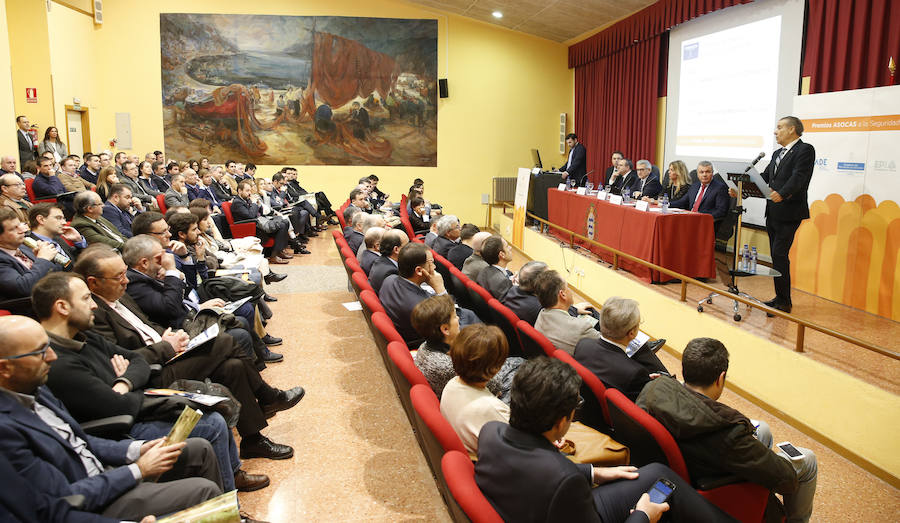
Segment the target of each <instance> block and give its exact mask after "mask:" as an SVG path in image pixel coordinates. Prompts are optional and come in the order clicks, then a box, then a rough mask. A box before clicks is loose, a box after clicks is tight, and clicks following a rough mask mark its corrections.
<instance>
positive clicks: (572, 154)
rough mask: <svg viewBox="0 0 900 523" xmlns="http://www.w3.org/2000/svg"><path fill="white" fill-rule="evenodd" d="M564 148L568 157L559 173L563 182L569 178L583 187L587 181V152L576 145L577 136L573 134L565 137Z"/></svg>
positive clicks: (579, 145)
mask: <svg viewBox="0 0 900 523" xmlns="http://www.w3.org/2000/svg"><path fill="white" fill-rule="evenodd" d="M566 146H567V147H568V148H569V156H568V158H567V159H566V163H564V164H563V166H562V167H560V168H559V171H560V172H561V173H563V179H564V180H568V179H569V178H571V179H573V180H575V183H576V184H578V185H579V186H581V187H584V184H585V182H586V181H587V174H586V173H587V152H586V150H585V148H584V146H583V145H581V144H580V143H578V136H576V135H575V133H569V134H567V135H566Z"/></svg>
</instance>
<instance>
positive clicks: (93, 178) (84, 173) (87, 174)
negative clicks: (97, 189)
mask: <svg viewBox="0 0 900 523" xmlns="http://www.w3.org/2000/svg"><path fill="white" fill-rule="evenodd" d="M78 176H81V178H82V179H83V180H85V181H86V182H88V183H92V184H94V185H97V178H99V177H100V174H99V173H92V172H91V171H89V170H88V168H87V167H85V166H84V165H83V164H82V166H81V169H78Z"/></svg>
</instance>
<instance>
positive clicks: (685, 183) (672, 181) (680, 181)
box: [641, 160, 691, 203]
mask: <svg viewBox="0 0 900 523" xmlns="http://www.w3.org/2000/svg"><path fill="white" fill-rule="evenodd" d="M690 187H691V179H690V177H689V176H688V170H687V166H686V165H685V164H684V162H682V161H681V160H675V161H674V162H672V163H670V164H669V178H668V179H667V180H666V184H665V186H664V187H663V192H662V194H665V195H667V196H668V197H669V201H670V202H673V201H675V200H677V199H679V198H681V197H682V196H684V195H685V194H687V192H688V189H689V188H690ZM662 194H660V197H662ZM641 199H642V200H644V201H645V202H650V203H659V200H658V199H655V198H648V197H646V196H645V197H643V198H641Z"/></svg>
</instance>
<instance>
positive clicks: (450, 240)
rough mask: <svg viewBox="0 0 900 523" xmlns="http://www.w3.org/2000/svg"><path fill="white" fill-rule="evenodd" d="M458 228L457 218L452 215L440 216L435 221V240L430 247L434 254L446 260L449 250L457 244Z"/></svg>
mask: <svg viewBox="0 0 900 523" xmlns="http://www.w3.org/2000/svg"><path fill="white" fill-rule="evenodd" d="M460 228H461V226H460V224H459V218H457V217H456V216H454V215H452V214H446V215H444V216H441V218H440V219H439V220H438V221H437V230H436V231H435V232H436V233H437V238H435V239H434V243H433V244H432V246H431V248H432V249H434V252H436V253H437V254H440V255H441V256H443V257H444V258H446V257H447V255H448V254H449V253H450V249H452V248H454V247H456V246H457V245H458V244H459V235H460Z"/></svg>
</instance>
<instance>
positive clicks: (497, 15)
mask: <svg viewBox="0 0 900 523" xmlns="http://www.w3.org/2000/svg"><path fill="white" fill-rule="evenodd" d="M491 14H492V15H494V18H503V13H501V12H500V11H494V12H493V13H491Z"/></svg>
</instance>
